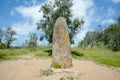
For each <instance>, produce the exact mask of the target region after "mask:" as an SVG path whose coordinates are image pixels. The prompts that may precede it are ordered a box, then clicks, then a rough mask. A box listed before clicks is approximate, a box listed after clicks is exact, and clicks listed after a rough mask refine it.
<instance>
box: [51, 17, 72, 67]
mask: <svg viewBox="0 0 120 80" xmlns="http://www.w3.org/2000/svg"><path fill="white" fill-rule="evenodd" d="M55 63H58V64H60V65H61V67H62V68H69V67H71V66H72V58H71V47H70V39H69V34H68V29H67V23H66V19H65V18H63V17H59V18H58V19H57V21H56V22H55V26H54V31H53V46H52V64H55Z"/></svg>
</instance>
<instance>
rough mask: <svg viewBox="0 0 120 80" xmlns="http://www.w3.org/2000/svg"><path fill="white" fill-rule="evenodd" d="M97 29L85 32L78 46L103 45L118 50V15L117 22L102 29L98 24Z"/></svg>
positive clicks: (119, 20)
mask: <svg viewBox="0 0 120 80" xmlns="http://www.w3.org/2000/svg"><path fill="white" fill-rule="evenodd" d="M98 27H99V30H95V31H89V32H87V34H86V36H85V38H84V40H83V41H81V42H80V43H79V46H84V47H88V46H89V45H91V44H92V45H93V46H101V45H103V46H105V47H108V48H109V49H112V50H113V51H120V17H119V18H118V21H117V23H115V24H110V25H109V26H108V27H107V28H106V29H104V30H103V29H102V28H101V26H98Z"/></svg>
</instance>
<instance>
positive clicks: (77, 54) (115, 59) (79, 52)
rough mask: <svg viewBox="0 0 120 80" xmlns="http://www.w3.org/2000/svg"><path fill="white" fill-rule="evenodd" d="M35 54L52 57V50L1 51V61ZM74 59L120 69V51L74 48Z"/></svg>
mask: <svg viewBox="0 0 120 80" xmlns="http://www.w3.org/2000/svg"><path fill="white" fill-rule="evenodd" d="M25 54H33V55H34V56H35V57H37V58H39V57H51V56H52V50H51V48H48V47H43V48H35V49H31V48H20V49H15V48H13V49H4V50H3V49H0V60H8V59H15V58H16V57H17V56H20V55H25ZM72 57H73V58H76V59H87V60H93V61H95V62H98V63H102V64H106V65H110V66H116V67H120V51H118V52H113V51H111V50H108V49H100V48H96V47H93V48H89V49H82V48H73V49H72Z"/></svg>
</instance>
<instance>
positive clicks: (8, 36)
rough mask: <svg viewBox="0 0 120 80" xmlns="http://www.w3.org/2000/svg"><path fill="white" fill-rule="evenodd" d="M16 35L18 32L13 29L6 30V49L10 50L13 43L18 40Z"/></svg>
mask: <svg viewBox="0 0 120 80" xmlns="http://www.w3.org/2000/svg"><path fill="white" fill-rule="evenodd" d="M14 35H16V32H15V31H13V30H12V28H11V27H7V28H6V30H5V45H6V48H10V46H11V44H12V42H13V41H15V40H16V38H15V37H14Z"/></svg>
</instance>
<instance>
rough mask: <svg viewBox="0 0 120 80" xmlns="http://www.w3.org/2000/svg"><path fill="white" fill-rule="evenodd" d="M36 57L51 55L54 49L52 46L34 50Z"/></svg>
mask: <svg viewBox="0 0 120 80" xmlns="http://www.w3.org/2000/svg"><path fill="white" fill-rule="evenodd" d="M34 55H35V57H51V56H52V49H50V48H40V49H39V50H38V51H36V52H34Z"/></svg>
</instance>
